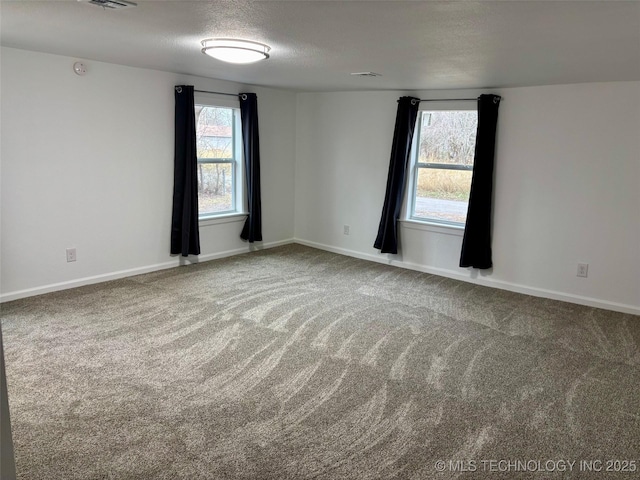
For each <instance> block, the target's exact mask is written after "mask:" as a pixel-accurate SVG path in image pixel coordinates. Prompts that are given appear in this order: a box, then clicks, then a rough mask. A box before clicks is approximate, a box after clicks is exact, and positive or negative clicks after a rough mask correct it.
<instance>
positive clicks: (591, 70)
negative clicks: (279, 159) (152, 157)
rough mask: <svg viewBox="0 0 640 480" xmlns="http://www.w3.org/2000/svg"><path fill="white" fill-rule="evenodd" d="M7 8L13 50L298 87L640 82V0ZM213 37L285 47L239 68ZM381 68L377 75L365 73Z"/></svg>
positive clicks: (158, 0) (64, 2)
mask: <svg viewBox="0 0 640 480" xmlns="http://www.w3.org/2000/svg"><path fill="white" fill-rule="evenodd" d="M137 3H138V6H137V7H136V8H131V9H125V10H119V11H112V10H104V9H102V8H99V7H94V6H90V5H87V4H85V3H79V2H77V1H76V0H49V1H32V0H22V1H6V0H2V1H1V2H0V15H1V23H0V27H1V28H0V40H1V43H2V45H4V46H9V47H16V48H23V49H28V50H38V51H43V52H50V53H57V54H62V55H68V56H72V57H77V58H81V59H93V60H100V61H105V62H112V63H118V64H123V65H131V66H137V67H146V68H153V69H159V70H167V71H172V72H178V73H187V74H193V75H200V76H204V77H213V78H220V79H225V80H234V81H238V82H243V83H250V84H256V85H265V86H272V87H280V88H290V89H296V90H311V91H315V90H360V89H362V90H370V89H403V90H422V89H455V88H483V87H510V86H527V85H546V84H559V83H580V82H594V81H615V80H640V2H638V1H542V2H537V1H495V2H494V1H482V2H473V1H464V2H453V1H411V2H404V1H256V2H248V1H243V0H226V1H186V0H182V1H163V0H154V1H145V0H138V2H137ZM207 37H238V38H246V39H252V40H256V41H259V42H263V43H267V44H269V45H271V47H272V51H271V58H270V59H269V60H267V61H264V62H260V63H258V64H253V65H248V66H247V65H244V66H238V65H229V64H224V63H221V62H219V61H217V60H213V59H211V58H209V57H207V56H205V55H203V54H202V53H200V40H201V39H203V38H207ZM361 71H373V72H377V73H380V74H382V76H381V77H377V78H357V77H352V76H350V75H349V74H350V73H351V72H361Z"/></svg>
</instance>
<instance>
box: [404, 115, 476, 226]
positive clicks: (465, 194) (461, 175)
mask: <svg viewBox="0 0 640 480" xmlns="http://www.w3.org/2000/svg"><path fill="white" fill-rule="evenodd" d="M477 126H478V112H477V111H464V110H463V111H434V112H422V116H421V118H420V132H419V135H420V136H419V138H418V152H417V155H415V157H414V161H416V162H417V163H418V164H431V165H430V166H429V167H427V166H419V165H418V168H416V178H415V192H414V195H415V197H414V210H413V213H412V216H413V217H418V218H424V219H427V220H435V221H443V222H454V223H464V222H465V221H466V217H467V206H468V202H469V191H470V189H471V177H472V170H471V169H472V168H473V157H474V153H475V147H476V130H477ZM416 157H417V158H416ZM434 164H436V165H434ZM437 164H440V165H444V166H447V165H457V166H458V168H465V167H466V168H467V169H466V170H465V169H455V170H454V169H451V168H437ZM434 167H435V168H434Z"/></svg>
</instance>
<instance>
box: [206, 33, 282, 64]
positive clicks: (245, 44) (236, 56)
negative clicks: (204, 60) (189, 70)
mask: <svg viewBox="0 0 640 480" xmlns="http://www.w3.org/2000/svg"><path fill="white" fill-rule="evenodd" d="M200 43H201V44H202V53H205V54H207V55H209V56H210V57H213V58H217V59H218V60H222V61H223V62H228V63H253V62H257V61H259V60H264V59H267V58H269V50H271V47H270V46H269V45H265V44H264V43H258V42H251V41H248V40H238V39H235V38H208V39H206V40H202V41H201V42H200Z"/></svg>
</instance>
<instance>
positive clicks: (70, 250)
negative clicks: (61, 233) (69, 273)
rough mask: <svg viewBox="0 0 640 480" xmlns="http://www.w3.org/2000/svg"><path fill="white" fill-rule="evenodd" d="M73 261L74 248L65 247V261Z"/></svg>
mask: <svg viewBox="0 0 640 480" xmlns="http://www.w3.org/2000/svg"><path fill="white" fill-rule="evenodd" d="M75 261H76V249H75V248H67V262H75Z"/></svg>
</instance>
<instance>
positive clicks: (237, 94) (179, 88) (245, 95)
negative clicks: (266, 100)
mask: <svg viewBox="0 0 640 480" xmlns="http://www.w3.org/2000/svg"><path fill="white" fill-rule="evenodd" d="M193 91H194V92H198V93H212V94H214V95H227V96H229V97H240V98H242V100H246V99H247V94H246V93H225V92H212V91H210V90H195V89H194V90H193ZM176 92H178V93H182V87H176Z"/></svg>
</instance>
